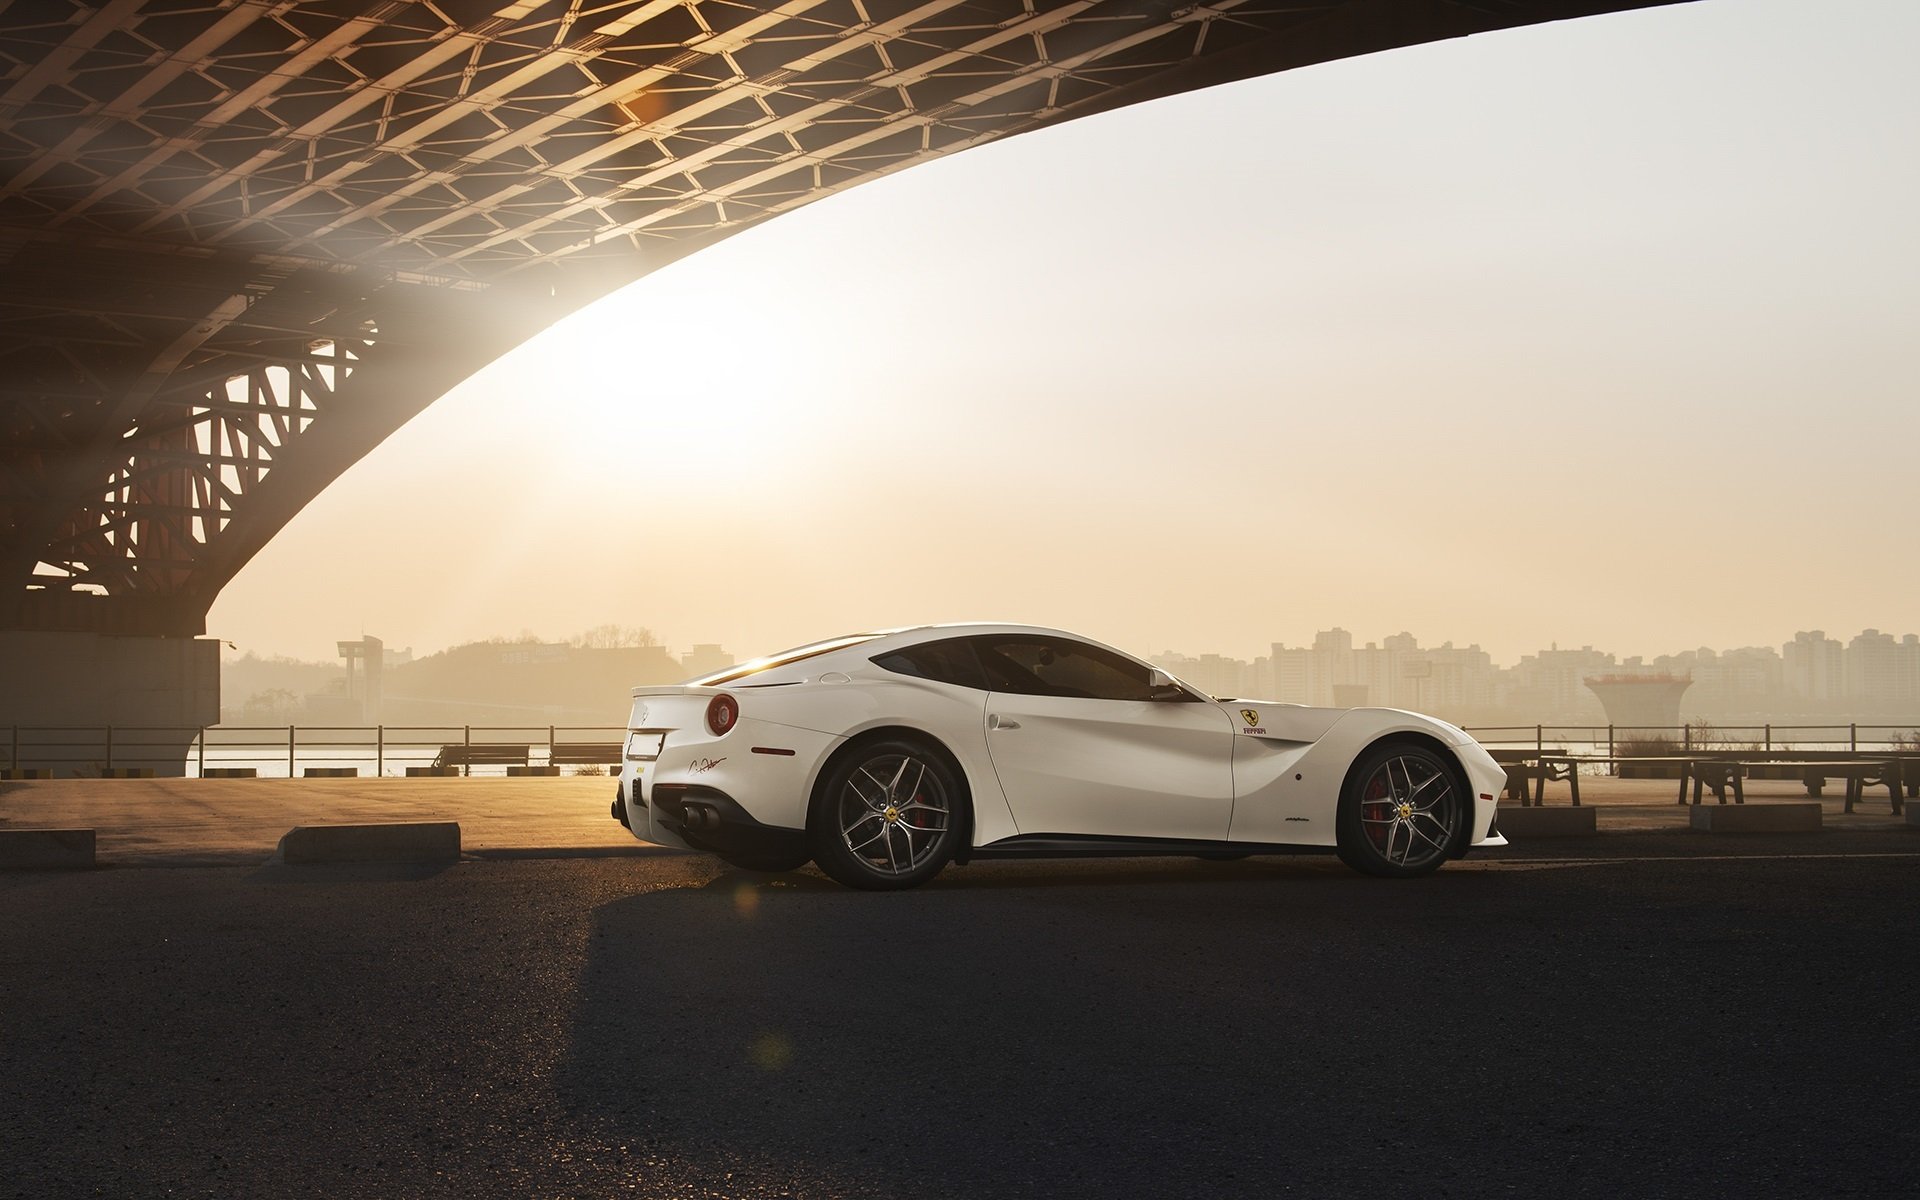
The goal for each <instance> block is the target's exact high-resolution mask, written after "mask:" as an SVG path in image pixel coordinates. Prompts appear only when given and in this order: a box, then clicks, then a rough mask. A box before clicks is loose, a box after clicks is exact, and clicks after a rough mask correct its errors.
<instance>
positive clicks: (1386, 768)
mask: <svg viewBox="0 0 1920 1200" xmlns="http://www.w3.org/2000/svg"><path fill="white" fill-rule="evenodd" d="M1465 813H1466V798H1465V796H1464V795H1463V794H1462V792H1461V790H1460V787H1459V785H1458V783H1457V782H1456V781H1455V779H1454V773H1453V770H1452V769H1451V767H1450V766H1449V764H1448V763H1447V761H1446V760H1445V759H1444V758H1442V757H1441V756H1440V755H1439V754H1438V753H1436V752H1434V751H1433V750H1430V749H1428V748H1427V747H1425V746H1418V745H1414V744H1411V743H1408V742H1392V743H1389V744H1387V745H1384V746H1376V747H1374V748H1373V749H1371V750H1369V751H1367V753H1366V754H1364V755H1362V756H1361V758H1360V761H1359V762H1358V763H1357V764H1356V765H1355V768H1354V771H1353V774H1352V775H1350V776H1348V781H1347V786H1346V790H1345V791H1343V792H1342V793H1341V796H1340V813H1339V817H1338V820H1337V821H1336V822H1335V830H1336V832H1337V835H1338V840H1339V850H1340V861H1342V862H1344V863H1346V864H1347V865H1348V866H1349V867H1352V868H1353V869H1354V870H1356V871H1363V872H1365V873H1366V874H1368V875H1385V876H1390V877H1395V878H1402V879H1404V878H1409V877H1411V876H1415V875H1425V874H1427V873H1428V872H1430V871H1433V870H1435V869H1436V868H1438V867H1439V866H1440V864H1441V863H1443V862H1445V861H1446V860H1447V855H1448V853H1449V850H1450V848H1451V847H1452V845H1453V842H1454V837H1455V835H1456V834H1457V833H1458V832H1459V830H1460V823H1461V821H1462V820H1464V817H1465Z"/></svg>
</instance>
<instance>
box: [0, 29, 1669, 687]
mask: <svg viewBox="0 0 1920 1200" xmlns="http://www.w3.org/2000/svg"><path fill="white" fill-rule="evenodd" d="M1673 2H1675V0H1320V2H1318V3H1311V2H1300V0H1206V2H1205V3H1189V2H1186V0H752V2H750V3H748V2H741V0H628V2H620V3H605V2H593V0H512V2H507V0H300V2H297V3H296V2H292V0H46V2H37V3H33V4H11V5H9V4H7V3H5V2H3V0H0V675H4V676H5V677H6V679H7V681H8V686H7V688H6V689H5V694H4V695H0V724H8V723H14V722H19V723H34V724H57V723H62V722H68V721H71V722H75V723H81V722H84V723H89V724H97V723H101V722H107V721H116V722H118V723H122V724H168V725H183V724H207V723H211V722H213V721H215V720H217V718H218V658H217V644H216V643H214V642H211V641H209V640H207V639H205V638H202V637H200V636H199V635H201V634H203V633H204V632H205V623H206V613H207V610H208V609H209V607H210V606H211V605H212V603H213V601H214V599H215V597H216V596H217V595H218V594H219V592H220V589H221V588H222V587H223V586H224V585H225V584H226V583H227V581H228V580H230V579H231V578H233V576H234V574H235V573H236V572H238V571H239V570H240V568H241V567H242V566H244V565H245V564H246V563H247V561H248V560H249V559H251V558H252V557H253V555H254V554H255V553H257V552H258V551H259V550H260V549H261V548H262V547H263V546H264V545H266V543H267V542H268V540H269V539H271V538H272V537H273V536H274V534H275V533H277V532H278V531H279V530H280V529H281V528H282V527H283V526H284V525H285V524H286V523H287V521H289V520H290V519H291V518H292V517H293V516H294V514H296V513H297V512H299V511H300V509H301V508H302V507H303V506H305V505H306V504H307V503H308V501H310V500H311V499H312V498H313V497H314V496H315V495H317V494H318V493H319V492H320V490H321V489H323V488H324V487H325V486H326V485H327V484H328V483H330V482H331V481H332V480H333V479H335V478H336V477H337V476H338V475H339V474H340V473H341V472H342V471H344V470H345V469H346V468H347V467H348V466H350V465H351V464H352V463H354V462H355V461H357V460H358V459H359V458H360V457H361V456H362V455H364V454H366V453H367V452H368V451H369V450H371V449H372V448H373V447H374V446H376V445H378V444H379V443H380V441H381V440H382V439H384V438H385V437H387V436H388V435H389V434H390V433H392V432H393V431H394V430H395V429H397V428H399V427H400V426H401V425H402V424H404V423H405V422H406V421H407V420H408V419H409V418H411V417H412V416H414V415H415V414H416V413H418V412H419V411H420V410H421V409H422V408H424V407H425V406H426V405H428V404H430V403H431V402H432V401H433V400H435V399H436V398H438V397H439V396H441V395H443V394H444V393H445V392H447V391H448V390H449V389H450V388H451V387H453V386H454V385H455V384H456V383H458V382H459V381H460V380H461V379H463V378H465V377H466V376H468V375H470V374H472V373H473V372H474V371H476V370H478V369H479V368H481V367H483V366H485V365H486V364H487V363H488V362H490V361H492V360H493V359H494V358H497V357H498V356H500V355H501V354H503V353H505V352H506V351H507V350H509V349H511V348H512V347H514V346H515V345H518V344H519V343H520V342H522V341H524V340H526V339H527V338H528V337H531V336H532V335H533V334H535V333H537V332H538V331H539V330H541V329H543V328H545V327H546V326H548V325H550V324H552V323H553V322H554V321H556V320H558V319H559V318H560V317H562V316H564V315H566V314H567V313H570V312H572V311H574V310H576V309H578V308H580V307H582V306H584V305H586V304H589V303H591V302H592V301H594V300H595V299H597V298H599V297H601V296H603V295H606V294H607V293H608V292H610V291H612V290H614V289H616V288H619V287H621V286H623V285H625V284H627V283H630V282H632V281H633V280H635V279H638V278H640V277H641V276H643V275H646V274H647V273H648V272H650V271H652V270H654V269H656V268H658V267H660V266H662V265H664V264H666V263H669V262H672V261H674V260H676V259H678V258H681V257H684V256H685V255H687V254H690V253H693V252H694V251H697V250H699V249H700V248H702V247H704V246H708V245H711V244H713V243H714V242H716V241H718V240H719V239H721V238H724V237H726V236H728V235H729V234H732V233H734V232H737V231H739V230H741V229H744V228H746V227H747V226H749V225H753V224H756V223H758V222H761V221H765V220H767V219H769V218H771V217H773V216H776V215H778V214H779V213H781V212H784V211H786V210H788V209H791V208H796V207H798V206H800V205H803V204H806V203H808V202H810V201H812V200H815V199H818V198H820V197H821V196H824V195H827V194H829V193H832V192H834V191H838V190H840V189H843V188H848V187H852V186H855V185H856V184H859V183H861V182H863V181H866V180H869V179H873V178H877V177H879V176H881V175H885V174H888V173H891V172H894V171H898V170H901V169H904V168H906V167H910V166H912V165H913V164H915V163H918V162H922V161H925V160H927V159H930V158H934V157H937V156H939V155H944V154H952V153H955V152H957V151H960V150H964V149H966V148H967V147H970V146H974V145H978V144H980V143H983V142H987V141H992V140H994V139H996V138H1002V137H1007V136H1011V135H1013V134H1017V133H1021V132H1024V131H1027V130H1032V129H1038V128H1041V127H1044V126H1048V125H1052V124H1056V123H1058V122H1062V121H1068V120H1073V119H1075V118H1078V117H1082V116H1087V115H1089V114H1093V113H1098V112H1102V111H1106V110H1110V109H1114V108H1118V107H1121V106H1124V105H1128V104H1135V103H1139V102H1141V101H1144V100H1150V99H1154V98H1157V97H1162V96H1168V95H1173V94H1176V93H1179V92H1184V91H1189V90H1192V89H1194V88H1200V87H1206V86H1210V85H1213V84H1219V83H1225V82H1229V81H1232V80H1237V79H1244V78H1250V77H1253V76H1257V75H1264V74H1269V73H1272V72H1276V71H1284V70H1288V69H1290V68H1294V67H1300V66H1306V65H1310V64H1314V63H1320V62H1327V61H1330V60H1334V59H1340V58H1345V57H1350V56H1353V55H1359V54H1367V53H1373V52H1376V51H1381V50H1386V49H1391V48H1395V47H1400V46H1409V45H1415V44H1420V43H1425V42H1431V41H1435V40H1439V39H1443V38H1452V37H1460V36H1465V35H1470V34H1474V33H1480V32H1486V31H1490V30H1496V29H1504V28H1509V27H1513V26H1520V25H1527V24H1534V23H1538V22H1544V21H1554V20H1561V19H1567V18H1574V17H1582V16H1588V15H1593V14H1598V13H1605V12H1613V11H1619V10H1625V9H1635V8H1647V7H1656V6H1659V5H1661V4H1666V3H1673ZM1248 120H1249V123H1250V124H1256V125H1257V122H1258V120H1259V115H1258V114H1257V113H1250V114H1248ZM1142 169H1143V170H1151V166H1150V165H1146V166H1143V168H1142Z"/></svg>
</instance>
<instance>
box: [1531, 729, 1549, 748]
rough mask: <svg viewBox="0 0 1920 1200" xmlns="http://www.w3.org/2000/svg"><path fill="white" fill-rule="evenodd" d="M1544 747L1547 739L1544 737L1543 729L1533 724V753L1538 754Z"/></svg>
mask: <svg viewBox="0 0 1920 1200" xmlns="http://www.w3.org/2000/svg"><path fill="white" fill-rule="evenodd" d="M1546 748H1547V739H1546V737H1545V733H1544V730H1543V729H1542V728H1541V727H1540V726H1538V725H1535V726H1534V727H1533V752H1534V753H1535V754H1538V753H1540V752H1541V751H1542V750H1545V749H1546Z"/></svg>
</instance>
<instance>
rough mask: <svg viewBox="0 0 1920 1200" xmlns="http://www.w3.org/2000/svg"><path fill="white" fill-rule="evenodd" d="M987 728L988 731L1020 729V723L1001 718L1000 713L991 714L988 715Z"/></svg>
mask: <svg viewBox="0 0 1920 1200" xmlns="http://www.w3.org/2000/svg"><path fill="white" fill-rule="evenodd" d="M987 728H988V729H1018V728H1020V722H1018V721H1010V720H1008V719H1007V718H1005V717H1003V716H1001V715H1000V714H999V713H989V714H988V715H987Z"/></svg>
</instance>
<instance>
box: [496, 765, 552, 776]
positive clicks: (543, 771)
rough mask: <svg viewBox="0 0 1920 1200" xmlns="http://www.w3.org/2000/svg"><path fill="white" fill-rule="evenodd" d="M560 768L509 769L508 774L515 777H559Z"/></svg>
mask: <svg viewBox="0 0 1920 1200" xmlns="http://www.w3.org/2000/svg"><path fill="white" fill-rule="evenodd" d="M559 773H560V768H559V767H508V768H507V774H508V775H512V776H515V777H519V776H523V775H558V774H559Z"/></svg>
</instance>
